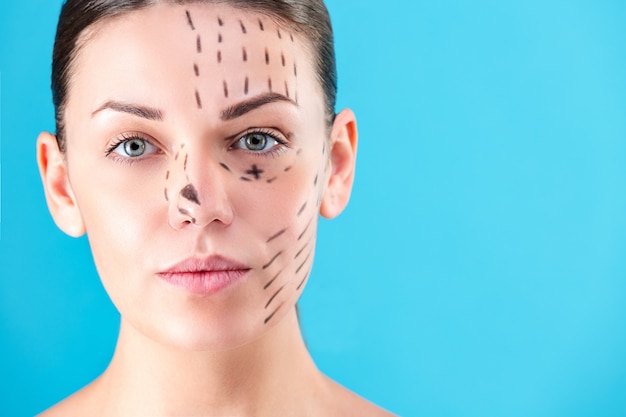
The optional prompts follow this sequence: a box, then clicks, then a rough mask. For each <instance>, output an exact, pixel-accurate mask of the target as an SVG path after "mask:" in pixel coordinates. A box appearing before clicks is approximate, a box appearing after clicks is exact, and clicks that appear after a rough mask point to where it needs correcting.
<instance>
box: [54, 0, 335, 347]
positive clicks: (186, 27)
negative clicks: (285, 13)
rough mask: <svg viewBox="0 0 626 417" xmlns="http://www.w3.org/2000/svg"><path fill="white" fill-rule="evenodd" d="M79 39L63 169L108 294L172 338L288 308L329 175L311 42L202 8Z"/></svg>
mask: <svg viewBox="0 0 626 417" xmlns="http://www.w3.org/2000/svg"><path fill="white" fill-rule="evenodd" d="M85 40H86V41H85V44H84V46H83V47H82V49H81V51H80V53H79V55H78V59H77V61H76V62H75V65H74V67H73V75H72V78H71V84H70V90H69V98H68V102H67V107H66V113H65V117H66V139H67V170H68V173H69V174H68V176H69V181H70V183H71V189H72V191H73V194H74V196H75V199H76V202H77V205H78V207H79V209H80V213H81V216H82V221H83V223H84V225H85V227H86V230H87V233H88V237H89V242H90V245H91V248H92V251H93V255H94V259H95V263H96V266H97V268H98V271H99V273H100V276H101V278H102V281H103V284H104V286H105V288H106V289H107V291H108V293H109V295H110V297H111V299H112V300H113V302H114V303H115V305H116V306H117V308H118V309H119V311H120V312H121V314H122V316H123V317H124V319H125V320H126V321H127V322H128V323H130V324H131V325H133V326H134V327H135V328H137V329H138V330H140V331H141V332H142V333H143V334H145V335H147V336H149V337H151V338H153V339H156V340H159V341H162V342H166V343H169V344H173V345H177V346H183V347H191V348H194V349H226V348H233V347H236V346H239V345H241V344H244V343H246V342H247V341H251V340H254V339H255V338H258V337H259V336H261V335H262V334H263V333H264V332H265V331H266V330H267V329H269V328H271V327H272V326H273V325H274V324H275V323H277V322H279V321H280V320H281V319H282V318H283V317H284V316H285V315H286V314H288V313H293V308H294V305H295V303H296V301H297V299H298V297H299V296H300V294H301V292H302V289H303V288H304V285H305V283H306V280H307V278H308V276H309V273H310V271H311V267H312V262H313V252H314V246H315V232H316V226H317V213H318V211H319V208H320V201H321V198H322V196H323V193H324V191H325V186H326V184H327V183H328V179H329V176H330V172H329V169H328V162H327V161H328V150H327V130H326V125H325V122H324V119H325V118H324V105H323V104H324V102H323V96H322V92H321V88H320V86H319V83H318V81H317V79H316V76H315V73H314V70H313V65H312V62H311V59H310V56H311V54H310V52H309V47H308V44H306V43H305V42H304V41H303V39H302V38H301V37H300V36H296V35H295V34H294V33H292V32H290V31H289V30H288V29H287V28H285V27H283V26H278V25H277V24H276V23H275V22H274V21H272V20H271V19H269V18H268V17H266V16H262V15H259V14H255V13H251V12H247V11H241V10H237V9H234V8H231V7H229V6H224V5H198V4H192V5H186V6H179V5H164V4H160V5H157V6H153V7H150V8H147V9H144V10H141V11H137V12H132V13H129V14H125V15H123V16H121V17H119V18H115V19H113V20H108V21H105V22H103V23H101V24H99V25H98V26H97V27H96V30H95V31H93V32H92V33H91V34H90V36H88V37H86V38H85Z"/></svg>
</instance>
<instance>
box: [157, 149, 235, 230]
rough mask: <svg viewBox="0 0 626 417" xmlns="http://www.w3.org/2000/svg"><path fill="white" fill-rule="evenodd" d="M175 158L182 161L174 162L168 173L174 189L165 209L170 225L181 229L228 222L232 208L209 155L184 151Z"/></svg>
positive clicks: (219, 173) (221, 175) (221, 179)
mask: <svg viewBox="0 0 626 417" xmlns="http://www.w3.org/2000/svg"><path fill="white" fill-rule="evenodd" d="M178 159H179V160H182V161H184V162H183V163H182V164H176V165H178V166H177V167H175V168H174V169H172V170H171V171H172V172H171V173H170V175H169V178H170V182H171V184H170V185H171V186H172V187H171V190H172V191H173V192H170V194H171V198H170V199H169V208H168V221H169V224H170V226H171V227H172V228H174V229H176V230H180V229H183V228H185V227H189V226H190V225H191V226H197V227H206V226H208V225H210V224H221V225H229V224H231V223H232V220H233V210H232V207H231V205H230V201H229V199H228V193H227V187H226V184H225V183H224V181H225V178H224V176H223V174H222V173H221V172H220V171H219V170H218V169H216V167H213V166H212V165H213V164H212V163H211V162H210V161H208V160H207V159H208V158H202V157H195V158H194V157H193V156H192V155H191V154H189V153H186V154H185V155H181V156H180V158H178ZM176 171H177V172H176Z"/></svg>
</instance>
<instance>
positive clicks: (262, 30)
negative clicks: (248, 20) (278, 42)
mask: <svg viewBox="0 0 626 417" xmlns="http://www.w3.org/2000/svg"><path fill="white" fill-rule="evenodd" d="M259 29H261V32H264V31H265V26H263V21H262V20H261V19H259Z"/></svg>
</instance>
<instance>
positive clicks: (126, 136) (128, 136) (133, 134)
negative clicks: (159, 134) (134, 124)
mask: <svg viewBox="0 0 626 417" xmlns="http://www.w3.org/2000/svg"><path fill="white" fill-rule="evenodd" d="M132 139H141V140H145V141H146V142H148V143H149V144H151V145H152V146H154V147H155V148H157V149H158V150H160V151H161V152H162V151H163V148H162V146H161V144H160V143H159V142H158V141H157V140H156V139H154V138H153V137H152V136H150V135H148V134H146V133H142V132H137V131H130V132H124V133H121V134H119V135H117V136H115V137H114V138H113V139H112V140H111V141H110V142H109V145H108V146H107V148H106V151H105V156H111V154H112V153H113V152H115V149H117V147H118V146H120V145H121V144H122V143H124V142H127V141H129V140H132ZM135 159H137V158H135Z"/></svg>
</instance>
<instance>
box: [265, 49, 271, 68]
mask: <svg viewBox="0 0 626 417" xmlns="http://www.w3.org/2000/svg"><path fill="white" fill-rule="evenodd" d="M265 64H266V65H269V64H270V51H269V50H268V49H267V48H265Z"/></svg>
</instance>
